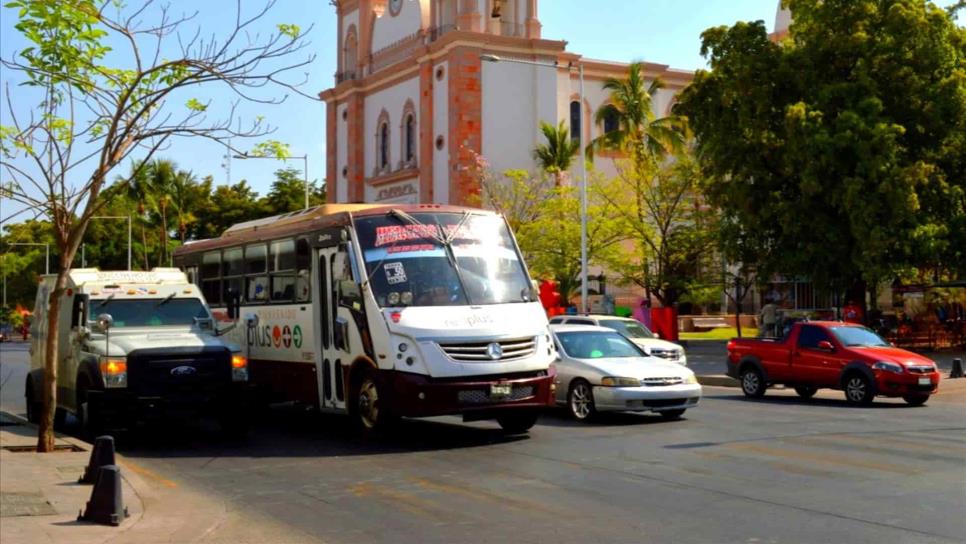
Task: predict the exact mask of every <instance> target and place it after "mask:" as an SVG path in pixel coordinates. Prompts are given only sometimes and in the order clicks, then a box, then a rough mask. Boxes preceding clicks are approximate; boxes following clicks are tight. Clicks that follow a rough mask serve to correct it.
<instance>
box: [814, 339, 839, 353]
mask: <svg viewBox="0 0 966 544" xmlns="http://www.w3.org/2000/svg"><path fill="white" fill-rule="evenodd" d="M815 347H817V348H818V349H820V350H822V351H835V346H833V345H832V343H831V342H829V341H828V340H821V341H819V343H818V344H816V346H815Z"/></svg>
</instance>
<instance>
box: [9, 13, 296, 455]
mask: <svg viewBox="0 0 966 544" xmlns="http://www.w3.org/2000/svg"><path fill="white" fill-rule="evenodd" d="M271 6H272V3H271V2H269V3H268V4H267V5H266V6H265V8H264V9H262V10H261V11H256V12H255V13H254V14H252V15H246V16H244V17H242V16H241V14H239V16H238V17H237V18H230V19H233V20H234V21H236V23H235V25H234V28H230V29H229V30H228V33H227V35H226V36H225V37H224V38H221V37H219V36H212V37H211V38H210V39H208V38H202V37H201V36H202V35H203V33H201V32H191V31H190V30H189V29H187V28H185V24H186V23H187V22H188V21H189V20H190V17H188V18H175V17H171V16H170V15H169V13H168V8H167V7H159V8H153V7H152V6H151V2H144V3H139V4H138V5H137V6H135V7H132V8H129V9H126V8H125V7H124V6H123V5H122V4H121V3H120V2H108V1H105V2H98V3H95V2H94V1H93V0H12V1H10V2H8V3H7V4H6V5H5V7H6V9H7V13H6V14H5V16H13V14H16V17H17V18H18V22H17V24H16V29H17V30H18V31H19V32H20V34H21V35H22V37H23V38H24V39H25V40H26V41H27V42H28V46H27V47H25V48H24V49H23V50H21V51H19V52H17V53H15V54H14V55H13V56H12V57H11V58H9V59H3V61H2V63H3V66H4V68H5V73H6V77H8V78H9V77H14V78H19V80H20V81H22V83H23V86H24V87H25V88H26V90H25V92H28V93H30V92H32V93H33V94H32V95H31V97H30V98H29V100H35V102H34V103H33V104H31V105H29V106H28V105H26V104H24V101H23V100H18V101H16V103H15V102H14V101H8V103H7V104H8V109H9V113H10V115H9V116H8V119H9V120H10V122H11V124H10V125H6V126H2V127H0V164H2V166H3V170H4V173H5V174H6V175H7V176H9V178H10V179H9V181H7V180H4V183H5V187H4V192H5V195H6V196H7V197H10V198H12V199H14V200H16V201H18V202H20V203H21V204H22V205H24V207H25V209H29V210H39V211H40V213H42V214H43V215H45V216H46V217H47V218H48V219H49V220H50V222H51V225H52V227H53V237H54V241H55V244H56V246H57V249H58V251H57V254H58V262H57V267H56V270H57V279H56V282H55V284H54V287H53V289H52V290H51V294H50V299H49V300H50V304H49V306H48V314H47V315H48V329H47V330H48V335H47V338H46V344H45V362H44V372H43V387H42V391H43V405H44V409H43V411H42V416H41V418H40V430H39V435H38V444H37V449H38V451H42V452H46V451H52V450H53V445H54V435H53V421H54V407H55V406H56V398H57V396H56V395H57V391H56V387H55V384H56V383H57V366H58V365H57V361H58V353H59V345H58V339H59V327H60V321H59V320H58V315H59V310H60V304H61V301H62V299H63V295H64V293H65V290H66V282H67V275H68V272H69V270H70V268H71V264H72V262H73V261H74V257H75V254H76V253H77V250H78V248H79V246H80V244H81V241H82V239H83V237H84V232H85V230H86V229H87V225H88V223H89V222H90V221H91V218H92V217H93V216H95V215H97V214H98V212H99V211H100V206H102V203H103V201H102V200H101V199H100V198H99V196H100V193H101V190H102V189H103V188H104V184H105V182H106V180H107V179H109V177H110V176H111V175H112V172H114V171H115V169H116V168H117V167H118V166H121V165H122V163H124V162H125V161H127V160H129V159H137V164H141V165H144V164H147V163H148V162H150V160H151V158H152V156H153V155H154V153H155V152H156V151H157V150H158V149H159V148H161V147H162V146H164V145H165V143H166V142H168V141H169V140H170V139H171V138H174V137H178V136H188V137H194V138H208V139H212V140H216V141H223V142H226V143H227V141H228V138H230V137H235V138H240V137H261V136H264V135H266V134H268V133H269V132H270V131H271V128H270V127H266V126H265V125H264V124H263V123H261V121H260V120H259V119H256V120H255V122H254V123H253V124H251V125H247V128H239V127H241V126H242V125H241V124H240V123H239V122H238V120H236V119H235V118H234V114H233V112H234V108H233V107H231V106H229V107H227V108H225V109H226V110H227V111H228V112H229V113H227V114H226V115H225V117H224V118H221V119H219V117H218V116H217V115H216V114H215V113H212V112H208V110H209V109H210V106H211V103H210V102H208V101H204V102H203V101H202V100H199V98H198V97H193V96H191V94H193V93H195V92H200V88H201V87H202V86H211V85H224V86H225V87H227V88H228V89H230V90H232V91H234V92H235V93H236V95H237V96H238V99H239V100H257V101H260V102H264V103H273V102H278V101H279V100H281V99H282V98H277V97H278V96H279V95H278V93H277V92H275V91H277V90H278V89H279V88H280V87H281V88H284V89H290V90H293V91H296V92H298V89H297V88H296V86H295V85H292V84H290V83H287V82H286V81H285V80H284V77H285V74H286V73H290V72H289V71H290V70H291V69H293V68H298V67H301V66H305V65H307V64H308V63H309V62H311V61H312V58H308V59H306V60H304V61H296V62H289V61H288V60H287V59H289V58H291V55H292V54H295V53H298V52H299V51H301V49H302V48H303V47H304V46H305V45H306V42H305V41H304V40H303V36H304V33H302V32H301V30H300V29H298V27H296V26H294V25H285V26H284V27H280V28H279V29H278V32H276V33H274V34H271V35H268V36H265V35H264V34H261V35H260V34H258V33H254V32H250V31H249V30H250V29H251V27H252V25H254V24H255V23H256V22H257V21H259V20H260V19H262V18H263V17H264V16H265V14H266V13H267V11H268V10H269V9H270V8H271ZM151 9H157V10H158V11H159V13H156V14H155V13H152V14H151V15H152V16H151V17H146V16H143V15H144V14H146V13H149V12H148V11H145V10H151ZM238 9H239V10H240V9H241V3H239V5H238ZM143 21H152V23H143ZM182 30H184V32H182ZM183 36H193V37H191V38H188V39H187V40H182V39H181V37H183ZM173 40H178V41H177V42H176V43H175V44H173V47H171V48H169V47H168V44H169V43H170V42H171V41H173ZM162 51H163V52H164V54H162ZM266 88H268V89H271V91H272V93H264V91H263V90H264V89H266ZM260 89H263V90H261V91H260ZM305 96H307V95H305ZM136 173H137V172H133V173H132V174H129V175H128V176H127V177H128V178H130V177H134V176H135V175H136ZM75 183H76V184H75ZM5 219H9V218H5Z"/></svg>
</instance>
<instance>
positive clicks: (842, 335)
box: [829, 327, 889, 347]
mask: <svg viewBox="0 0 966 544" xmlns="http://www.w3.org/2000/svg"><path fill="white" fill-rule="evenodd" d="M829 328H830V329H831V331H832V334H834V335H835V337H836V338H838V339H839V342H841V343H842V345H843V346H869V347H886V346H888V345H889V343H888V342H886V341H885V340H883V339H882V337H881V336H879V335H878V334H876V333H874V332H872V331H871V330H869V329H867V328H865V327H829Z"/></svg>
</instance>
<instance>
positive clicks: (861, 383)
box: [845, 374, 875, 406]
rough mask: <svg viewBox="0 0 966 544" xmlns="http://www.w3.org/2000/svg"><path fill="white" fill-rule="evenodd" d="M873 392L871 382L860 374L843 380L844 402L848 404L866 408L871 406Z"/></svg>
mask: <svg viewBox="0 0 966 544" xmlns="http://www.w3.org/2000/svg"><path fill="white" fill-rule="evenodd" d="M873 398H875V392H874V391H872V382H871V381H870V380H869V379H868V378H866V377H865V376H863V375H862V374H852V375H850V376H848V377H847V378H846V379H845V400H847V401H848V402H849V403H850V404H855V405H859V406H867V405H869V404H872V399H873Z"/></svg>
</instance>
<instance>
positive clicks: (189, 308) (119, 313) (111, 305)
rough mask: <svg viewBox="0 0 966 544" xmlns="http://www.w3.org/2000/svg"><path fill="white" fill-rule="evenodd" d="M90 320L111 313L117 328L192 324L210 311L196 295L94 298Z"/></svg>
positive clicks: (91, 302)
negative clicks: (194, 296)
mask: <svg viewBox="0 0 966 544" xmlns="http://www.w3.org/2000/svg"><path fill="white" fill-rule="evenodd" d="M88 308H89V310H88V320H89V321H96V320H97V316H99V315H101V314H111V317H112V318H114V327H115V328H117V327H163V326H171V325H181V326H184V325H189V326H190V325H192V324H194V318H196V317H199V318H207V317H210V316H209V315H208V310H207V309H206V308H205V305H204V304H202V303H201V300H200V299H197V298H172V299H163V298H138V299H111V298H103V299H91V301H90V304H89V306H88Z"/></svg>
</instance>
